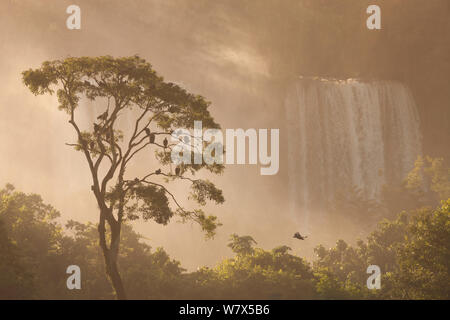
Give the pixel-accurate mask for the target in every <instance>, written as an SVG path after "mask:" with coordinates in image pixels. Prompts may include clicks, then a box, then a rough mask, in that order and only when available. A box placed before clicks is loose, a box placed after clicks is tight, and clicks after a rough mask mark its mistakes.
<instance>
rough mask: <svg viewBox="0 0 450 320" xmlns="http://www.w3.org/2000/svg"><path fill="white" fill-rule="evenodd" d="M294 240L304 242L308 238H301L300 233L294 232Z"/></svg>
mask: <svg viewBox="0 0 450 320" xmlns="http://www.w3.org/2000/svg"><path fill="white" fill-rule="evenodd" d="M294 238H295V239H298V240H305V239H306V238H308V236H302V235H301V234H300V232H296V233H295V234H294Z"/></svg>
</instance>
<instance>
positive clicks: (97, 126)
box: [94, 123, 101, 133]
mask: <svg viewBox="0 0 450 320" xmlns="http://www.w3.org/2000/svg"><path fill="white" fill-rule="evenodd" d="M100 129H101V127H100V125H98V124H97V123H94V132H95V133H98V132H99V131H100Z"/></svg>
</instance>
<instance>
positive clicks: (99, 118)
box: [97, 110, 108, 121]
mask: <svg viewBox="0 0 450 320" xmlns="http://www.w3.org/2000/svg"><path fill="white" fill-rule="evenodd" d="M97 119H98V120H102V121H106V120H107V119H108V110H106V111H105V112H103V113H102V114H101V115H99V116H98V117H97Z"/></svg>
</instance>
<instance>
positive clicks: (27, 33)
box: [0, 0, 450, 270]
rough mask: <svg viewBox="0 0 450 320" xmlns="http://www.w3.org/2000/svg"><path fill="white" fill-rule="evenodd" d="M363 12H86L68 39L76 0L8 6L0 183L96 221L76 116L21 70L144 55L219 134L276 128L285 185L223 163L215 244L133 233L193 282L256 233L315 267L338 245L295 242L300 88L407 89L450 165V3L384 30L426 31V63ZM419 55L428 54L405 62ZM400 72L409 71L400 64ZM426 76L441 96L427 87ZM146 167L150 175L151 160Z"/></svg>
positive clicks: (248, 5) (144, 4) (259, 6)
mask: <svg viewBox="0 0 450 320" xmlns="http://www.w3.org/2000/svg"><path fill="white" fill-rule="evenodd" d="M380 2H381V5H382V6H383V5H384V4H385V5H386V7H388V6H389V8H390V10H391V11H387V10H386V11H387V12H395V9H398V8H399V7H401V6H402V5H403V6H404V5H405V3H406V1H392V3H389V4H388V1H380ZM411 2H417V1H411ZM367 3H369V1H350V2H349V3H346V4H345V5H340V4H333V5H331V4H329V2H328V1H306V0H304V1H284V2H282V3H276V2H272V1H228V2H219V1H206V0H200V1H188V0H175V1H164V0H149V1H138V0H135V1H127V2H126V3H125V2H124V1H103V0H102V1H95V2H93V1H88V0H86V1H81V0H79V1H76V4H77V5H79V6H80V7H81V10H82V26H81V30H68V29H67V28H66V26H65V21H66V18H67V16H68V15H67V14H66V13H65V10H66V8H67V6H69V5H70V4H73V2H72V1H56V0H52V1H48V0H47V1H44V0H39V1H35V0H26V1H13V0H6V1H2V3H1V4H0V10H1V12H3V13H4V14H3V17H2V19H1V21H0V28H1V30H2V31H1V33H0V45H1V51H0V55H1V60H0V70H1V73H0V78H1V80H2V84H3V87H2V89H1V94H0V140H1V141H2V143H1V144H0V154H1V157H0V165H1V167H2V175H1V176H0V183H1V184H3V185H4V184H5V183H7V182H10V183H12V184H14V185H15V186H16V187H17V188H18V189H20V190H22V191H24V192H33V193H37V194H40V195H42V197H43V198H44V200H45V201H46V202H47V203H50V204H52V205H53V206H54V207H55V208H57V209H58V210H60V211H61V213H62V217H61V220H62V221H67V220H69V219H74V220H78V221H82V222H86V221H92V222H96V221H97V219H98V218H97V216H98V209H97V204H96V202H95V199H94V197H93V195H92V194H91V191H90V185H91V177H90V173H89V170H88V168H87V164H86V163H85V161H83V157H82V155H81V154H80V153H76V152H74V151H73V149H71V148H70V147H68V146H67V145H65V143H68V142H72V141H73V140H74V139H75V135H74V132H73V131H72V129H71V128H70V127H69V125H68V123H67V117H66V114H64V113H63V112H59V111H58V110H57V101H56V97H55V96H51V97H49V96H39V97H35V96H33V95H32V94H31V93H30V92H29V91H28V89H27V88H26V87H25V86H24V85H23V83H22V80H21V72H22V71H24V70H26V69H28V68H36V67H38V66H39V65H40V64H41V63H42V62H43V61H46V60H53V59H61V58H65V57H69V56H71V57H79V56H101V55H111V56H114V57H121V56H131V55H134V54H138V55H139V56H141V57H142V58H144V59H146V60H147V61H149V62H150V63H151V64H152V66H153V67H154V69H155V70H156V71H157V72H158V73H159V74H160V75H162V76H163V77H164V78H165V79H166V80H168V81H172V82H175V83H177V84H179V85H181V86H183V87H184V88H186V89H187V90H188V91H190V92H193V93H198V94H201V95H202V96H204V97H206V99H207V100H208V101H211V103H212V105H211V108H210V111H211V114H212V116H213V117H214V118H215V120H216V121H217V122H218V123H219V124H220V125H221V127H222V128H243V129H248V128H257V129H258V128H266V129H270V128H280V145H281V147H280V171H279V173H278V174H277V175H274V176H262V175H260V172H259V167H258V166H256V165H227V166H226V169H225V173H224V174H223V175H222V176H220V177H215V178H214V179H215V180H214V181H215V182H216V184H217V186H218V187H220V188H222V189H223V192H224V196H225V203H224V204H223V205H221V206H210V207H207V208H208V209H209V211H210V212H211V213H213V214H215V215H217V216H218V218H219V220H220V221H221V222H222V223H223V226H222V227H220V228H219V230H218V232H217V235H216V237H215V238H214V239H213V240H205V238H204V235H203V234H202V233H201V231H200V229H199V228H198V227H197V226H195V225H192V224H189V223H188V224H180V223H176V219H174V221H172V222H171V223H170V224H169V225H168V226H160V225H157V224H155V223H152V222H151V221H150V222H142V221H140V222H137V223H135V229H136V230H137V231H138V232H139V233H141V234H142V235H144V236H145V237H146V241H147V242H148V244H149V245H151V246H152V247H153V248H155V247H158V246H163V247H164V248H165V249H166V250H167V252H168V253H169V254H170V255H171V256H172V257H174V258H175V259H178V260H180V261H182V264H183V266H184V267H186V268H187V269H189V270H195V269H196V268H197V267H198V266H203V265H209V266H212V265H214V264H215V263H216V262H217V261H219V260H221V259H222V258H224V257H226V256H229V255H231V252H230V250H229V249H228V248H227V247H226V243H227V240H228V237H229V235H230V234H231V233H237V234H239V235H251V236H252V237H254V238H255V240H256V241H257V242H258V246H261V247H263V248H272V247H274V246H277V245H280V244H285V245H288V246H290V247H291V248H292V249H293V253H295V254H297V255H300V256H311V255H312V254H313V252H312V248H313V247H314V246H315V245H317V244H319V243H328V244H331V243H333V242H334V241H336V240H337V236H336V237H335V235H334V234H333V231H332V230H331V231H330V230H328V229H327V230H328V231H327V233H326V234H325V232H323V233H322V232H321V228H320V226H319V227H316V228H314V230H315V231H314V234H310V235H309V242H308V243H307V244H305V243H302V244H301V245H300V244H299V242H298V241H296V239H293V238H292V234H293V233H294V232H296V231H297V230H304V229H303V228H304V226H303V225H302V220H301V219H297V218H298V217H297V215H296V214H297V213H296V212H293V211H292V209H291V208H292V206H291V204H292V202H293V201H296V200H295V198H294V199H293V198H292V195H291V196H290V193H289V192H288V191H289V184H288V177H289V176H290V175H291V174H294V173H292V172H289V167H288V166H287V141H288V139H287V130H286V125H285V122H286V119H285V117H286V116H285V109H284V108H285V100H286V92H287V90H288V88H289V87H290V85H291V84H292V83H293V81H294V79H295V78H296V77H298V76H300V75H307V76H324V77H332V78H341V79H346V78H351V77H354V78H376V79H382V80H398V81H401V82H404V83H405V84H407V85H409V86H410V87H411V89H412V92H413V95H414V97H415V99H416V102H417V104H418V108H419V113H420V115H421V125H422V132H423V134H424V153H426V154H432V155H440V156H450V150H449V148H448V141H449V138H450V130H449V127H448V120H450V111H449V109H450V108H449V107H448V104H449V101H450V99H449V93H448V92H446V91H445V90H444V88H448V87H449V78H448V70H450V61H449V57H450V55H449V53H450V42H449V38H448V31H450V23H449V22H448V19H447V20H446V19H445V18H446V17H447V18H448V10H449V5H448V2H446V1H435V2H433V4H430V5H428V6H426V8H425V9H424V10H423V11H422V12H419V11H417V10H416V9H414V4H411V6H410V7H408V8H409V9H410V10H404V11H403V14H400V13H396V14H395V15H394V14H393V15H386V20H383V21H385V22H383V23H385V26H386V27H385V28H387V27H388V26H393V25H394V24H395V23H398V24H400V25H401V27H398V28H400V29H401V28H402V26H404V25H408V23H409V22H410V21H411V20H412V21H416V22H417V24H416V25H409V26H410V27H411V28H415V29H420V31H422V32H423V33H424V36H423V38H427V39H428V41H429V43H428V45H429V46H428V47H430V48H431V49H430V50H429V52H421V50H424V51H425V49H420V43H418V42H417V41H418V40H417V39H413V38H408V37H407V36H404V39H403V40H404V42H402V43H399V42H398V39H399V38H398V37H397V34H398V33H401V34H407V32H405V29H401V30H396V29H395V28H391V29H389V28H387V29H388V30H389V31H385V32H384V31H383V32H379V33H376V34H370V33H369V32H368V31H367V29H366V28H365V23H364V21H365V19H366V14H365V8H366V7H367ZM408 3H409V2H408ZM445 10H447V11H445ZM336 12H337V14H335V13H336ZM424 12H428V13H429V14H431V15H432V16H433V19H432V20H433V23H435V24H433V25H432V24H431V22H430V21H429V20H427V21H420V20H417V19H418V18H420V17H425V16H427V15H426V14H424ZM445 14H446V15H445ZM319 16H320V17H328V16H329V19H324V20H321V19H319V18H317V17H319ZM383 17H384V15H383ZM428 17H429V15H428ZM319 20H320V21H321V22H317V21H319ZM323 21H328V23H323ZM343 21H350V22H349V23H347V24H345V27H344V29H343V30H341V29H339V30H338V29H337V28H336V27H335V26H336V25H340V24H341V23H343ZM401 22H403V23H404V24H401ZM420 22H423V23H420ZM423 26H425V27H423ZM305 30H306V31H305ZM392 30H393V31H392ZM406 30H407V29H406ZM429 35H433V36H432V37H429ZM445 35H446V36H445ZM420 39H422V38H420ZM420 39H419V40H420ZM341 40H343V41H344V42H339V41H341ZM324 43H327V47H324V46H323V44H324ZM392 43H396V44H397V45H396V46H391V45H390V44H392ZM413 46H414V48H416V47H418V46H419V49H415V52H414V53H411V54H410V55H406V53H408V52H409V51H410V49H411V47H413ZM433 48H435V49H433ZM405 57H406V58H405ZM425 57H426V59H425ZM422 58H423V59H422ZM415 59H417V60H415ZM399 60H406V62H404V64H401V65H399V64H398V61H399ZM374 61H377V62H374ZM416 61H419V62H416ZM433 61H434V63H433ZM436 61H437V62H436ZM413 65H415V68H411V66H413ZM393 66H396V67H395V68H393ZM431 75H432V76H431ZM430 78H432V80H431V81H432V83H433V84H436V85H435V86H431V87H432V88H433V89H427V90H425V89H423V88H422V85H423V84H424V83H425V82H427V81H430ZM447 91H448V90H447ZM81 110H83V111H81ZM81 110H80V111H81V112H89V109H88V108H83V109H81ZM99 110H100V109H99ZM93 114H97V113H95V112H94V113H93ZM93 114H86V115H85V116H86V117H87V118H89V117H92V116H93ZM436 136H437V137H438V139H436ZM141 163H142V165H143V166H144V165H145V160H143V161H141ZM177 192H180V193H183V189H181V188H180V187H179V188H178V189H177ZM310 214H314V212H312V213H310ZM330 232H331V233H330ZM340 232H342V230H340ZM344 233H345V232H344ZM350 238H355V237H350ZM352 240H355V239H352Z"/></svg>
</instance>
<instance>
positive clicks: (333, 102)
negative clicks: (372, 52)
mask: <svg viewBox="0 0 450 320" xmlns="http://www.w3.org/2000/svg"><path fill="white" fill-rule="evenodd" d="M285 108H286V119H287V129H288V143H289V144H288V166H289V192H290V206H291V208H290V210H291V212H292V214H293V215H294V216H295V217H296V219H297V222H298V224H299V225H301V226H304V227H305V228H308V227H307V226H309V225H310V220H311V218H312V213H311V212H313V211H314V212H319V211H320V210H318V208H320V207H321V206H323V205H324V204H326V203H327V202H328V201H330V200H332V198H333V196H334V193H335V192H336V190H339V188H342V187H343V186H345V185H353V186H357V187H358V188H360V189H361V191H362V192H363V194H364V196H365V197H367V198H371V199H377V198H378V197H379V196H380V191H381V188H382V186H383V185H384V184H385V183H392V182H398V181H401V179H403V178H404V177H405V175H406V174H407V173H408V172H409V171H410V170H411V168H412V167H413V165H414V161H415V159H416V158H417V156H418V155H420V154H421V133H420V126H419V124H420V122H419V116H418V113H417V108H416V105H415V103H414V99H413V97H412V94H411V92H410V90H409V89H408V88H407V87H406V86H405V85H403V84H401V83H399V82H395V81H373V82H362V81H358V80H352V79H349V80H327V79H318V78H300V80H298V81H297V82H296V83H295V84H294V85H293V86H292V88H290V89H289V90H288V95H287V98H286V104H285ZM306 231H307V230H306Z"/></svg>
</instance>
